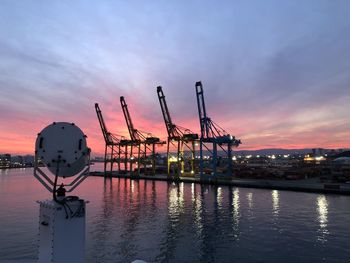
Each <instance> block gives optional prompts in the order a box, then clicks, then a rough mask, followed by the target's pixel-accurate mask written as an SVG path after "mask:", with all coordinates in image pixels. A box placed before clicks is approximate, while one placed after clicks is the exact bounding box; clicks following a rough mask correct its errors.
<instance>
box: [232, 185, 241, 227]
mask: <svg viewBox="0 0 350 263" xmlns="http://www.w3.org/2000/svg"><path fill="white" fill-rule="evenodd" d="M239 208H240V202H239V189H238V188H235V190H234V191H233V195H232V216H233V218H232V219H233V229H234V230H235V231H237V230H238V227H239V219H240V214H239Z"/></svg>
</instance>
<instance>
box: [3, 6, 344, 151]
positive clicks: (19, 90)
mask: <svg viewBox="0 0 350 263" xmlns="http://www.w3.org/2000/svg"><path fill="white" fill-rule="evenodd" d="M349 10H350V1H347V0H344V1H337V0H334V1H322V0H316V1H311V0H307V1H298V0H290V1H280V0H276V1H260V0H256V1H245V0H244V1H243V0H242V1H202V0H201V1H87V0H86V1H71V0H69V1H61V0H60V1H40V0H36V1H30V0H26V1H13V0H8V1H6V0H1V1H0V58H1V59H0V87H1V89H0V112H1V114H0V123H1V125H0V153H13V154H15V153H18V154H26V153H33V152H34V141H35V139H36V134H37V133H38V132H40V131H41V129H42V128H44V127H45V126H46V125H48V124H50V123H51V122H53V121H67V122H74V123H76V124H77V125H78V126H79V127H80V128H81V129H82V130H83V131H84V132H85V133H86V134H87V135H88V143H89V146H90V147H91V148H92V151H93V153H94V154H100V153H102V152H103V147H104V142H103V138H102V134H101V130H100V127H99V123H98V120H97V118H96V113H95V109H94V103H95V102H97V103H99V105H100V107H101V110H102V112H103V114H104V117H105V121H106V123H107V126H108V128H109V129H110V130H111V131H112V132H114V133H118V134H123V135H127V128H126V125H125V121H124V117H123V115H122V111H121V107H120V103H119V97H120V96H124V97H125V99H126V102H127V103H128V106H129V110H130V113H131V114H132V118H133V121H134V124H135V126H136V128H138V129H140V130H145V131H149V132H152V133H153V134H154V135H157V136H160V137H161V138H163V139H165V138H166V131H165V125H164V123H163V119H162V114H161V111H160V106H159V102H158V98H157V94H156V87H157V86H158V85H161V86H162V87H163V91H164V93H165V96H166V99H167V102H168V106H169V109H170V112H171V115H172V118H173V121H174V122H175V123H177V124H179V125H181V126H185V127H188V128H190V129H191V130H193V131H195V132H199V121H198V113H197V105H196V96H195V82H196V81H198V80H201V81H202V83H203V86H204V93H205V94H204V95H205V99H206V106H207V111H208V115H209V116H210V117H211V118H212V119H213V120H214V121H215V122H216V123H219V124H220V126H222V127H223V128H225V130H227V131H228V132H229V133H231V134H233V135H235V136H236V137H237V138H240V139H241V140H242V145H241V146H240V149H261V148H304V147H311V148H312V147H323V148H346V147H350V139H349V138H350V118H349V110H350V16H349ZM164 150H165V147H164Z"/></svg>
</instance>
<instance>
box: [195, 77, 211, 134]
mask: <svg viewBox="0 0 350 263" xmlns="http://www.w3.org/2000/svg"><path fill="white" fill-rule="evenodd" d="M196 93H197V105H198V113H199V123H200V125H201V138H207V137H210V136H209V131H210V119H209V118H208V117H207V112H206V109H205V102H204V92H203V85H202V82H200V81H197V82H196Z"/></svg>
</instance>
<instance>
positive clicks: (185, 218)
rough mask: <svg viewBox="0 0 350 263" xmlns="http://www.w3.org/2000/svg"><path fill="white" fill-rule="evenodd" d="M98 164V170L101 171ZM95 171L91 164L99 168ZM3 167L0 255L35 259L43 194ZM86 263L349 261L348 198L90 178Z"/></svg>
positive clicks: (28, 173) (28, 174)
mask: <svg viewBox="0 0 350 263" xmlns="http://www.w3.org/2000/svg"><path fill="white" fill-rule="evenodd" d="M97 168H98V167H97ZM97 168H95V167H93V169H97ZM32 174H33V170H32V169H31V168H27V169H11V170H1V171H0V226H1V228H0V248H1V249H0V260H4V259H23V258H35V257H36V254H37V247H36V245H37V243H36V240H37V234H38V225H37V224H38V222H37V220H38V212H39V210H38V209H39V205H38V204H37V203H36V202H35V201H36V200H41V199H45V198H49V194H48V193H47V191H46V190H45V189H43V187H42V186H41V185H40V184H39V183H38V182H37V181H36V180H35V179H34V177H33V176H32ZM74 194H76V195H79V196H80V197H82V198H85V199H86V200H89V201H90V203H89V204H88V206H87V209H88V210H87V248H86V251H87V252H86V253H87V262H91V263H92V262H131V261H132V260H135V259H143V260H146V261H148V262H281V261H283V262H348V255H349V254H350V247H349V245H348V243H349V241H350V230H349V229H350V222H349V220H348V218H349V216H350V211H349V201H350V197H348V196H337V195H321V194H311V193H300V192H285V191H277V190H262V189H252V188H237V187H216V186H200V185H196V184H184V183H179V184H174V183H168V182H159V181H144V180H139V181H137V180H128V179H117V178H115V179H103V178H99V177H90V178H88V179H87V180H86V182H84V183H83V184H82V185H81V186H80V187H79V188H78V189H77V191H76V192H74Z"/></svg>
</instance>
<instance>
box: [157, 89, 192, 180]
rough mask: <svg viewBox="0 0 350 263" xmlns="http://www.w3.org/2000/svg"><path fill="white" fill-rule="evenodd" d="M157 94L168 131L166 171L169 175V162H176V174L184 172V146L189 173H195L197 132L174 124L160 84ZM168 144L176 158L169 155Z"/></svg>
mask: <svg viewBox="0 0 350 263" xmlns="http://www.w3.org/2000/svg"><path fill="white" fill-rule="evenodd" d="M157 94H158V99H159V103H160V107H161V110H162V114H163V118H164V123H165V127H166V129H167V133H168V143H167V171H168V175H169V176H170V170H171V163H172V162H176V163H177V176H180V174H183V173H185V172H186V171H185V156H184V146H185V147H186V148H187V149H188V150H189V151H190V153H191V157H190V166H191V167H190V169H191V170H190V173H191V174H193V175H194V173H195V165H194V160H195V143H196V141H198V134H195V133H193V132H192V131H190V130H189V129H186V128H182V127H180V126H178V125H176V124H174V123H173V122H172V120H171V117H170V113H169V109H168V105H167V102H166V100H165V96H164V93H163V89H162V87H161V86H158V87H157ZM170 145H173V146H174V147H175V148H176V149H177V154H176V158H172V157H171V156H170V155H171V154H170Z"/></svg>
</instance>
